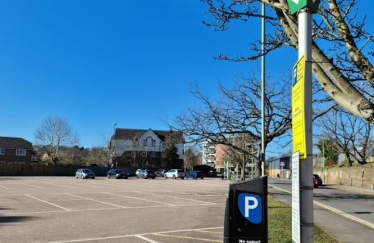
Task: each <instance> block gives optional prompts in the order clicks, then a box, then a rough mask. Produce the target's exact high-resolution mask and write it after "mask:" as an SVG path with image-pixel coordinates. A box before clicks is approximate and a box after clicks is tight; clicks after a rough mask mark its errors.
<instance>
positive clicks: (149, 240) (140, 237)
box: [135, 235, 158, 243]
mask: <svg viewBox="0 0 374 243" xmlns="http://www.w3.org/2000/svg"><path fill="white" fill-rule="evenodd" d="M135 237H138V238H139V239H142V240H145V241H148V242H151V243H158V242H157V241H154V240H151V239H148V238H146V237H144V236H142V235H135Z"/></svg>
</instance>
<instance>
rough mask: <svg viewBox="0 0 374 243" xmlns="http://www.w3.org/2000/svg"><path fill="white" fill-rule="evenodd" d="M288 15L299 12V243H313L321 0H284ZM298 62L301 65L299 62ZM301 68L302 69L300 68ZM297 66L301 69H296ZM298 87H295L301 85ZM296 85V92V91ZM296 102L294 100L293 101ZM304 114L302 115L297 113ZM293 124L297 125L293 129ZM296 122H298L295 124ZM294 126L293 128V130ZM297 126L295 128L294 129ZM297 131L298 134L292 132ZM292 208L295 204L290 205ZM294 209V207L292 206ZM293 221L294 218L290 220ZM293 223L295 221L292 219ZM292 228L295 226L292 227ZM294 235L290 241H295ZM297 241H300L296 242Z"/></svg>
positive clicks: (295, 82)
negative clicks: (316, 22) (315, 31)
mask: <svg viewBox="0 0 374 243" xmlns="http://www.w3.org/2000/svg"><path fill="white" fill-rule="evenodd" d="M287 2H288V6H289V8H290V11H291V14H298V47H299V55H298V56H299V61H298V64H297V65H295V66H296V68H294V72H295V70H296V72H295V73H294V74H293V79H294V78H295V77H296V79H295V80H293V88H292V89H293V92H292V93H293V95H294V90H295V95H297V96H298V97H299V98H301V100H302V103H299V102H297V101H296V100H294V97H293V101H292V106H293V108H292V109H293V110H294V106H295V107H297V108H298V110H299V111H300V113H294V111H293V114H292V119H293V121H292V122H293V123H292V124H293V125H292V129H293V131H292V133H293V143H294V145H293V146H294V149H293V150H294V151H293V152H294V153H296V152H297V151H299V152H300V157H299V158H300V163H299V167H300V171H299V173H300V189H299V195H300V198H299V205H300V222H299V223H300V226H301V227H300V228H299V229H298V230H300V239H297V240H298V242H302V243H312V242H314V217H313V158H312V157H313V131H312V12H316V11H317V10H318V5H319V3H320V0H305V1H299V0H287ZM299 64H300V65H299ZM301 67H304V70H303V68H301ZM299 68H300V69H299ZM300 84H301V86H298V85H300ZM296 87H302V88H301V89H299V91H301V92H299V93H297V92H296ZM294 102H295V103H294ZM300 114H303V115H300ZM294 120H295V124H298V125H300V126H299V127H298V128H296V127H295V128H294ZM296 122H298V123H296ZM294 129H295V130H294ZM296 129H297V130H296ZM295 131H297V133H295ZM295 140H296V141H295ZM292 207H294V205H292ZM293 210H294V208H293ZM293 220H294V219H293ZM293 223H294V222H293ZM293 230H294V228H293ZM294 240H295V239H294V237H293V241H294ZM299 240H300V241H299Z"/></svg>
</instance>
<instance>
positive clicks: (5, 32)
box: [0, 0, 370, 147]
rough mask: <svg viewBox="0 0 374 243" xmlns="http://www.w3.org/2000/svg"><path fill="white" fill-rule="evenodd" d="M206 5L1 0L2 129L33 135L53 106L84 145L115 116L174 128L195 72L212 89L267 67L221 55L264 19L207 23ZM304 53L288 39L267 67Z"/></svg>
mask: <svg viewBox="0 0 374 243" xmlns="http://www.w3.org/2000/svg"><path fill="white" fill-rule="evenodd" d="M206 10H207V6H206V5H204V4H203V3H201V2H200V1H199V0H188V1H186V0H174V1H172V0H157V1H130V0H110V1H108V0H80V1H77V0H53V1H52V0H12V1H0V34H1V38H0V80H1V84H2V85H1V88H0V96H1V97H2V100H3V102H1V103H0V104H1V105H0V106H1V110H2V115H1V119H0V136H11V137H22V138H25V139H27V140H29V141H31V142H34V135H33V134H34V132H35V130H36V129H37V128H38V126H40V124H41V123H42V121H43V119H44V118H46V117H47V116H49V115H53V116H55V115H58V116H63V117H66V118H67V119H68V120H69V121H70V123H71V124H72V126H73V127H74V128H75V130H76V131H77V132H78V133H79V135H80V140H81V144H80V145H82V146H84V147H92V146H99V145H102V144H103V139H102V138H103V136H105V135H107V134H109V133H110V132H112V131H113V124H114V123H117V128H143V129H148V128H152V129H167V128H166V126H165V124H164V122H163V120H164V119H166V118H168V119H172V118H173V117H175V116H176V115H178V114H180V113H181V112H183V110H184V108H185V107H187V106H191V105H192V104H193V103H194V102H195V100H194V99H193V97H192V96H191V95H190V94H189V92H188V84H189V82H191V81H194V82H198V83H199V86H201V87H202V88H204V89H206V90H212V91H214V89H215V88H216V86H217V82H218V81H221V82H223V83H224V84H230V82H231V81H232V80H233V74H234V73H242V72H246V71H249V70H253V69H255V70H258V69H259V67H260V60H258V61H254V62H245V63H234V62H225V61H215V60H213V56H215V55H217V54H218V53H220V52H222V53H227V54H231V55H235V54H246V53H247V48H248V43H250V42H251V40H253V38H257V39H258V38H260V35H261V25H260V20H259V19H257V20H254V21H251V22H246V23H241V22H237V23H235V22H234V23H232V24H231V25H230V29H229V30H228V31H225V32H215V31H213V30H211V28H209V27H206V26H205V25H203V24H202V21H203V20H206V21H209V20H211V16H210V15H209V14H205V13H204V11H206ZM368 22H369V21H368ZM369 23H370V22H369ZM285 57H286V58H285ZM296 60H297V52H296V51H293V50H291V49H288V50H287V49H285V50H283V51H281V52H278V53H275V54H272V55H270V56H269V57H268V58H267V66H268V70H270V71H271V72H286V71H288V70H291V69H290V68H291V67H292V65H293V63H294V62H295V61H296ZM259 75H260V73H259Z"/></svg>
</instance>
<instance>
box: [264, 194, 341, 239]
mask: <svg viewBox="0 0 374 243" xmlns="http://www.w3.org/2000/svg"><path fill="white" fill-rule="evenodd" d="M268 221H269V222H268V223H269V242H272V243H280V242H282V243H283V242H289V243H292V226H291V224H292V209H291V208H290V207H289V206H288V205H286V204H284V203H281V202H277V201H275V200H274V198H273V197H272V196H271V195H268ZM314 242H315V243H337V242H339V241H337V240H336V239H334V238H333V237H332V236H330V235H329V234H327V233H326V232H325V231H323V230H322V229H321V228H319V227H318V226H314Z"/></svg>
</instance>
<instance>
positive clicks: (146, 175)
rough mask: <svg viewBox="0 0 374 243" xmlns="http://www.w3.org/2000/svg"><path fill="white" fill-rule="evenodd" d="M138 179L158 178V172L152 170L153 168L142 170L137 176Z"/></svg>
mask: <svg viewBox="0 0 374 243" xmlns="http://www.w3.org/2000/svg"><path fill="white" fill-rule="evenodd" d="M136 177H137V178H138V179H139V178H144V179H148V178H152V179H154V178H156V174H155V173H154V172H153V171H151V170H142V171H140V173H139V174H138V175H137V176H136Z"/></svg>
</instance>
